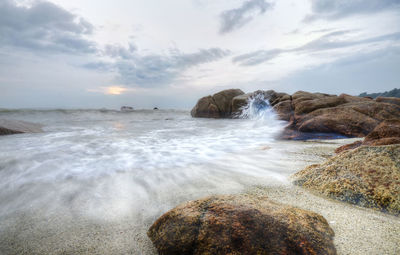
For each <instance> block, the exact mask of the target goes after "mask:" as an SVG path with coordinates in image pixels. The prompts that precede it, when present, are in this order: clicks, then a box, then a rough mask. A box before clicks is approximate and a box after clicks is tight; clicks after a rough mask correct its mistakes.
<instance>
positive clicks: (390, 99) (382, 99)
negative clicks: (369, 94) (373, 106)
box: [376, 97, 400, 106]
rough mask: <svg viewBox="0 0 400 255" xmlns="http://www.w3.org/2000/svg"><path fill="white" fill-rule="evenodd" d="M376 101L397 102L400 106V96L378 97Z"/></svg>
mask: <svg viewBox="0 0 400 255" xmlns="http://www.w3.org/2000/svg"><path fill="white" fill-rule="evenodd" d="M376 102H381V103H388V104H396V105H398V106H400V98H398V97H378V98H377V99H376Z"/></svg>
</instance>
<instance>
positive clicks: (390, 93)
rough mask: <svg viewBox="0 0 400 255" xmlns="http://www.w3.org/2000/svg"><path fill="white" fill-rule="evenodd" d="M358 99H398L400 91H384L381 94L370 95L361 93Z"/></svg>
mask: <svg viewBox="0 0 400 255" xmlns="http://www.w3.org/2000/svg"><path fill="white" fill-rule="evenodd" d="M359 97H372V98H377V97H400V89H392V90H390V91H385V92H382V93H370V94H368V93H367V92H364V93H361V94H360V95H359Z"/></svg>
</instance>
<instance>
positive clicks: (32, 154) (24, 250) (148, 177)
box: [0, 102, 323, 254]
mask: <svg viewBox="0 0 400 255" xmlns="http://www.w3.org/2000/svg"><path fill="white" fill-rule="evenodd" d="M0 119H13V120H23V121H28V122H34V123H39V124H41V125H42V129H43V132H41V133H30V134H28V133H26V134H18V135H8V136H0V254H154V253H155V251H154V248H153V247H152V245H151V242H150V241H149V239H148V238H147V236H146V231H147V229H148V228H149V226H150V225H151V224H152V223H153V222H154V221H155V220H156V219H157V218H158V217H159V216H160V215H162V214H163V213H165V212H167V211H168V210H170V209H172V208H173V207H175V206H177V205H178V204H180V203H182V202H185V201H188V200H194V199H198V198H202V197H205V196H209V195H219V194H235V193H240V192H243V191H245V190H246V189H249V188H251V187H257V186H279V185H291V184H290V180H289V176H290V175H291V174H292V173H294V172H295V171H297V170H299V169H301V168H302V167H304V166H306V165H308V164H311V163H315V162H320V161H321V160H323V158H321V156H320V155H314V154H312V153H304V151H307V150H312V149H313V148H314V147H315V145H316V143H315V142H305V141H283V140H280V139H278V136H279V134H280V133H281V132H282V130H283V129H284V127H285V125H287V123H286V122H284V121H280V120H278V119H277V116H276V114H275V113H274V112H273V111H272V110H271V108H270V107H269V106H266V105H262V107H260V106H259V104H256V103H251V102H250V103H249V105H248V106H246V107H245V108H244V109H243V114H242V115H240V116H237V118H234V119H207V118H192V117H191V115H190V112H189V111H187V110H163V109H160V110H133V111H119V110H106V109H79V110H65V109H47V110H37V109H36V110H35V109H20V110H7V109H3V110H0Z"/></svg>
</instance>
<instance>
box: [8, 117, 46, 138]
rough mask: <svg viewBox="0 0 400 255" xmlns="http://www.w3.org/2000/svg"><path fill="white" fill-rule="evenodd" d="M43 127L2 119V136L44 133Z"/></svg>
mask: <svg viewBox="0 0 400 255" xmlns="http://www.w3.org/2000/svg"><path fill="white" fill-rule="evenodd" d="M42 131H43V130H42V125H40V124H36V123H31V122H26V121H21V120H8V119H0V135H12V134H22V133H39V132H42Z"/></svg>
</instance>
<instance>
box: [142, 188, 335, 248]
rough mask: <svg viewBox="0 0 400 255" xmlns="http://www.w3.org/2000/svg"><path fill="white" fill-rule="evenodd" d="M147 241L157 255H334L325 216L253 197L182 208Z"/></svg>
mask: <svg viewBox="0 0 400 255" xmlns="http://www.w3.org/2000/svg"><path fill="white" fill-rule="evenodd" d="M148 236H149V237H150V239H151V240H152V242H153V244H154V245H155V247H156V248H157V250H158V253H159V254H185V255H189V254H336V250H335V247H334V244H333V237H334V232H333V231H332V229H331V228H330V227H329V225H328V223H327V221H326V220H325V219H324V218H323V217H322V216H321V215H318V214H316V213H314V212H310V211H305V210H302V209H298V208H295V207H291V206H286V205H282V204H277V203H274V202H271V201H269V200H268V199H267V198H265V197H256V196H250V195H232V196H212V197H208V198H205V199H200V200H196V201H190V202H187V203H184V204H182V205H179V206H178V207H176V208H174V209H172V210H170V211H169V212H167V213H165V214H164V215H163V216H161V217H160V218H159V219H158V220H157V221H156V222H155V223H154V224H153V225H152V226H151V227H150V229H149V231H148Z"/></svg>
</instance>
